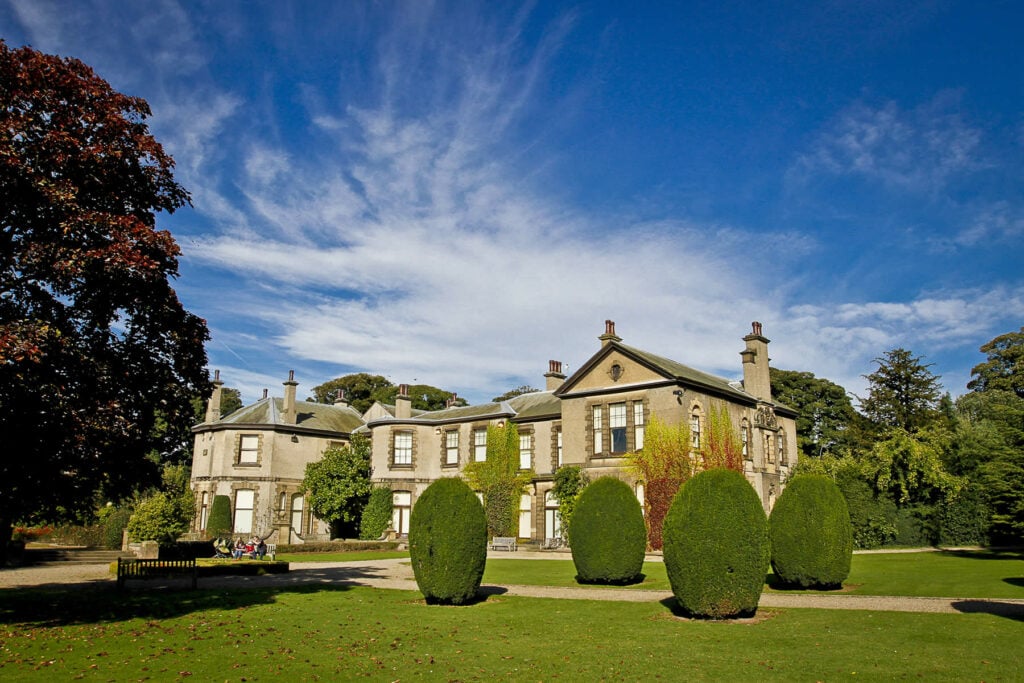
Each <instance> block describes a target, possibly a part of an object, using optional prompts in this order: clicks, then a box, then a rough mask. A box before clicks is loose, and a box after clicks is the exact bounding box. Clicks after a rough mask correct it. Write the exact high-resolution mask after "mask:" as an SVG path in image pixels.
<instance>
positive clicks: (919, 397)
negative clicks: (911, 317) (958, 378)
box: [861, 348, 942, 433]
mask: <svg viewBox="0 0 1024 683" xmlns="http://www.w3.org/2000/svg"><path fill="white" fill-rule="evenodd" d="M921 360H922V357H921V356H914V355H913V354H912V353H911V352H910V351H908V350H906V349H902V348H897V349H893V350H891V351H886V352H885V354H884V355H883V356H882V357H881V358H876V359H875V360H874V362H875V363H877V364H878V369H877V370H875V371H874V372H872V373H871V374H870V375H865V376H864V377H865V378H866V379H867V380H868V382H869V385H868V396H867V398H865V399H863V400H862V401H861V409H862V410H863V411H864V414H865V415H866V416H867V417H868V418H869V419H870V420H871V421H872V422H874V423H875V424H876V425H878V426H879V427H881V428H888V427H896V428H899V429H903V430H905V431H907V432H910V433H914V432H916V431H918V430H919V429H921V428H922V427H924V426H926V425H928V424H930V423H931V422H933V421H935V419H936V418H937V417H938V416H939V412H938V410H937V408H938V404H939V398H940V396H941V395H942V388H941V385H940V384H939V379H940V378H939V377H938V376H936V375H935V374H933V373H932V371H931V370H930V369H929V368H931V364H930V363H929V364H925V363H922V362H921Z"/></svg>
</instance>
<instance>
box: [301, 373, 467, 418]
mask: <svg viewBox="0 0 1024 683" xmlns="http://www.w3.org/2000/svg"><path fill="white" fill-rule="evenodd" d="M339 389H344V390H345V398H346V400H347V401H348V402H349V404H350V405H351V406H352V407H353V408H355V409H356V410H358V411H359V412H360V413H365V412H366V411H367V410H369V408H370V406H372V405H373V403H374V401H380V402H381V403H385V404H387V405H394V403H395V397H396V396H398V387H397V386H396V385H394V384H392V383H391V381H390V380H389V379H388V378H387V377H384V376H383V375H371V374H369V373H366V372H357V373H354V374H351V375H344V376H342V377H335V378H334V379H332V380H328V381H326V382H324V383H323V384H320V385H318V386H315V387H313V397H312V400H313V401H316V402H317V403H334V401H335V399H336V397H337V395H338V390H339ZM453 397H455V394H453V393H452V392H450V391H445V390H444V389H438V388H437V387H434V386H430V385H429V384H413V385H411V386H410V387H409V398H411V399H412V407H413V408H415V409H416V410H441V409H442V408H444V407H446V406H447V405H448V401H449V399H451V398H453ZM455 405H457V406H464V405H469V404H468V403H466V401H465V399H461V398H456V399H455Z"/></svg>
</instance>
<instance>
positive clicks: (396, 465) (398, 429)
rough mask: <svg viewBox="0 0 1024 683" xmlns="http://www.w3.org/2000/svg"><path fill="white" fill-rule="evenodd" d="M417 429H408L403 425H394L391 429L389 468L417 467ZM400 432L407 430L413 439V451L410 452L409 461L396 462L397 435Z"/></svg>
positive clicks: (408, 468)
mask: <svg viewBox="0 0 1024 683" xmlns="http://www.w3.org/2000/svg"><path fill="white" fill-rule="evenodd" d="M416 431H417V430H416V429H406V428H402V427H392V428H391V431H390V432H388V469H391V470H412V469H416V445H417V444H416V441H417V438H416ZM399 432H406V433H408V434H410V435H411V441H412V446H411V449H412V452H411V454H410V458H409V460H410V462H408V463H396V462H395V435H396V434H398V433H399Z"/></svg>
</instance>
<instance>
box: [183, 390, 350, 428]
mask: <svg viewBox="0 0 1024 683" xmlns="http://www.w3.org/2000/svg"><path fill="white" fill-rule="evenodd" d="M283 414H284V399H283V398H264V399H262V400H259V401H257V402H256V403H253V404H252V405H248V406H245V407H244V408H239V409H238V410H236V411H235V412H233V413H231V414H230V415H225V416H224V417H222V418H221V419H220V420H218V421H217V422H214V423H209V422H206V423H203V424H201V425H197V426H196V427H194V428H193V429H197V428H202V427H212V426H214V425H216V426H218V427H225V426H228V425H246V426H257V425H266V426H275V427H277V426H282V427H292V426H295V427H301V428H303V429H315V430H318V431H325V432H344V433H351V432H353V431H355V430H356V429H358V428H359V427H361V426H362V425H363V418H362V416H361V415H360V414H359V412H358V411H356V410H355V409H354V408H352V407H351V406H334V405H329V404H326V403H311V402H309V401H296V402H295V425H291V424H286V423H285V422H284V419H283Z"/></svg>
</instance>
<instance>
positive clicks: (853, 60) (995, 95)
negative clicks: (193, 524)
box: [0, 0, 1024, 402]
mask: <svg viewBox="0 0 1024 683" xmlns="http://www.w3.org/2000/svg"><path fill="white" fill-rule="evenodd" d="M629 5H637V6H629ZM1022 26H1024V5H1022V4H1020V3H1017V2H982V3H976V2H975V3H968V2H952V1H951V2H941V1H936V2H913V1H908V2H899V3H894V2H881V1H877V2H876V1H871V0H852V1H849V2H846V1H833V2H819V3H794V2H766V3H748V2H707V3H687V2H679V3H630V4H627V3H614V2H608V3H597V2H594V3H579V4H567V3H558V2H543V3H540V2H538V3H536V4H532V5H531V4H524V5H516V4H513V3H479V2H463V3H443V2H438V3H431V2H425V1H409V2H372V3H371V2H319V3H318V2H302V3H299V2H294V3H288V2H281V1H278V2H272V3H271V2H267V3H263V2H220V1H216V2H214V1H210V2H173V1H168V0H153V1H151V2H145V3H137V2H126V1H123V2H112V1H110V2H103V1H96V2H90V1H75V2H71V1H67V2H46V1H40V0H24V1H21V0H0V37H3V38H4V39H5V40H6V41H7V42H8V44H9V45H10V46H19V45H22V44H31V45H32V46H34V47H36V48H38V49H40V50H43V51H45V52H50V53H57V54H61V55H66V56H74V57H77V58H79V59H82V60H83V61H85V62H86V63H88V64H90V65H91V66H93V67H94V68H95V69H96V70H97V72H98V73H99V74H100V75H101V76H103V77H104V78H106V79H107V80H108V81H110V82H111V84H113V86H114V87H115V88H117V89H119V90H121V91H122V92H126V93H129V94H132V95H137V96H141V97H144V98H145V99H147V100H148V101H149V103H150V105H151V107H152V108H153V117H152V119H150V126H151V129H152V130H153V132H154V133H155V135H156V136H157V137H158V139H160V140H161V141H162V142H163V143H164V145H165V147H166V148H167V150H168V151H169V152H170V153H171V154H172V155H173V156H174V157H175V159H176V161H177V164H178V165H177V169H178V173H177V177H178V179H179V181H180V182H182V183H183V184H184V185H185V186H186V187H187V188H188V189H189V190H190V191H191V193H192V197H193V203H194V207H193V208H191V209H185V210H182V211H179V212H178V213H176V214H174V215H173V216H164V217H162V218H161V219H160V225H161V226H162V227H164V228H167V229H169V230H171V231H172V233H173V234H174V235H175V236H176V238H177V240H178V242H179V243H180V245H181V247H182V250H183V254H182V258H181V277H180V279H179V280H178V281H177V289H178V292H179V294H180V295H181V297H182V299H183V301H184V302H185V304H186V306H187V307H188V308H189V309H190V310H192V311H193V312H195V313H196V314H198V315H200V316H202V317H204V318H205V319H206V320H207V322H208V324H209V326H210V330H211V334H212V340H211V342H210V344H209V346H208V353H209V357H210V366H211V368H219V369H220V370H221V373H222V376H223V378H224V379H225V380H226V382H227V383H228V385H229V386H235V387H238V388H240V389H241V390H242V392H243V398H245V399H246V400H247V401H251V400H255V399H256V398H258V396H259V394H260V392H261V390H262V388H263V387H270V389H271V392H272V393H274V394H280V393H281V382H282V381H284V379H285V378H286V376H287V372H288V370H289V369H294V370H295V371H296V378H297V379H298V380H299V381H300V382H301V385H300V388H299V391H300V395H304V394H302V392H304V391H305V392H306V393H307V394H308V392H309V390H310V389H311V388H312V387H313V386H314V385H316V384H318V383H320V382H322V381H324V380H326V379H329V378H331V377H336V376H338V375H342V374H346V373H349V372H358V371H368V372H374V373H380V374H384V375H386V376H388V377H389V378H390V379H391V380H392V381H394V382H395V383H399V382H409V383H417V382H418V383H428V384H434V385H436V386H440V387H444V388H447V389H449V390H453V391H457V392H458V393H459V395H460V396H464V397H466V398H467V399H469V400H470V401H471V402H479V401H484V400H488V399H489V398H490V397H491V396H493V395H496V394H498V393H501V392H503V391H505V390H506V389H508V388H511V387H513V386H518V385H520V384H525V383H529V384H532V385H534V386H543V378H542V374H543V373H544V372H545V371H546V370H547V367H548V365H547V361H548V359H558V360H562V361H563V362H564V363H565V364H566V366H568V370H569V371H570V372H571V371H573V370H574V369H575V368H576V367H579V365H580V364H582V363H583V362H584V361H585V360H586V359H587V358H589V356H590V355H591V354H592V353H593V352H594V351H596V350H597V348H598V342H597V339H596V337H597V335H599V334H601V333H602V332H603V331H604V320H605V319H612V320H615V321H616V323H617V331H618V333H619V335H620V336H621V337H623V339H624V341H625V342H626V343H628V344H632V345H635V346H639V347H641V348H644V349H646V350H649V351H652V352H655V353H660V354H662V355H665V356H668V357H670V358H673V359H676V360H679V361H681V362H684V363H687V364H689V365H693V366H694V367H697V368H700V369H702V370H705V371H710V372H714V373H717V374H720V375H723V376H726V377H730V378H732V377H739V376H740V375H741V369H740V358H739V355H738V352H739V351H740V350H741V348H742V342H741V337H742V336H743V335H744V334H746V333H747V332H749V330H750V322H751V321H753V320H759V321H761V322H762V323H763V324H764V331H765V335H766V336H768V337H769V338H771V339H772V346H771V351H772V360H773V364H774V365H775V366H776V367H781V368H786V369H792V370H806V371H810V372H813V373H815V374H816V375H818V376H821V377H826V378H828V379H831V380H833V381H836V382H838V383H840V384H842V385H843V386H845V387H847V389H849V390H851V391H853V392H856V393H863V387H864V380H863V378H862V375H863V374H865V373H868V372H870V371H871V370H872V369H873V367H874V366H873V365H872V362H871V361H872V359H873V358H876V357H878V356H880V355H881V354H882V353H884V352H885V351H886V350H888V349H891V348H895V347H897V346H903V347H905V348H909V349H911V350H912V351H913V352H914V353H915V354H918V355H923V356H925V359H926V361H927V362H931V363H934V366H933V370H934V371H935V372H936V373H937V374H940V375H941V376H942V381H943V383H944V385H945V386H946V388H947V389H948V390H949V391H950V392H951V393H953V394H954V395H958V394H960V393H963V391H964V390H965V388H964V385H965V384H966V382H967V380H968V379H969V376H970V368H971V367H972V366H973V365H975V364H976V363H978V362H980V361H981V360H982V358H983V357H982V355H981V354H980V353H979V352H978V347H979V346H980V345H981V344H983V343H984V342H986V341H988V340H989V339H991V338H992V337H994V336H996V335H998V334H1002V333H1004V332H1008V331H1012V330H1016V329H1018V328H1019V327H1020V326H1021V325H1022V324H1024V275H1022V268H1021V266H1020V262H1021V257H1022V256H1024V248H1022V244H1024V183H1022V171H1024V58H1022V56H1024V49H1022V48H1021V43H1022V34H1021V27H1022Z"/></svg>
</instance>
